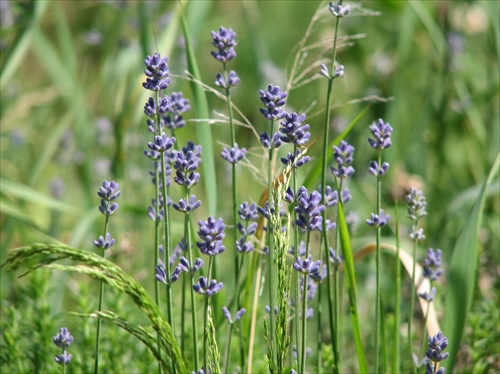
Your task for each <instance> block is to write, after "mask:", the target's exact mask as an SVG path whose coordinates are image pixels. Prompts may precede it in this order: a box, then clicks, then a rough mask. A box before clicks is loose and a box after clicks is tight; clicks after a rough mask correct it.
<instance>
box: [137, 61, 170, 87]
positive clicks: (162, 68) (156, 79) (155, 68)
mask: <svg viewBox="0 0 500 374" xmlns="http://www.w3.org/2000/svg"><path fill="white" fill-rule="evenodd" d="M167 62H168V57H165V58H161V56H160V54H159V53H158V52H156V53H155V54H154V55H153V57H151V56H147V57H146V60H144V64H145V65H146V70H145V71H144V74H146V76H147V77H148V78H146V82H144V83H143V84H142V86H143V87H144V88H145V89H147V90H151V91H161V90H165V89H166V88H167V87H168V85H169V84H170V78H169V77H168V76H169V73H170V72H169V69H168V65H167Z"/></svg>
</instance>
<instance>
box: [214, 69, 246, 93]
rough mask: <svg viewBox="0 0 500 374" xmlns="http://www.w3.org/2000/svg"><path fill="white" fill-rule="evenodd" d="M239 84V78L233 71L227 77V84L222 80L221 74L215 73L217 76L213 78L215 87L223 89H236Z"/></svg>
mask: <svg viewBox="0 0 500 374" xmlns="http://www.w3.org/2000/svg"><path fill="white" fill-rule="evenodd" d="M239 83H240V78H239V77H238V76H237V75H236V73H235V72H234V70H231V71H230V72H229V75H228V76H227V82H226V80H225V79H224V77H223V76H222V74H220V73H217V75H216V76H215V82H214V84H215V85H216V86H217V87H220V88H224V89H227V88H232V87H236V86H237V85H238V84H239Z"/></svg>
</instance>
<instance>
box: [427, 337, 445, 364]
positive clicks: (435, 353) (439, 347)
mask: <svg viewBox="0 0 500 374" xmlns="http://www.w3.org/2000/svg"><path fill="white" fill-rule="evenodd" d="M427 346H428V349H427V352H426V353H425V355H426V356H427V357H428V358H429V359H430V360H431V361H432V362H434V363H437V362H440V361H443V360H445V359H446V358H447V357H448V353H442V351H444V350H445V349H446V347H448V339H447V338H445V337H444V335H443V333H442V332H441V331H439V332H438V333H437V334H436V335H434V336H429V338H428V344H427Z"/></svg>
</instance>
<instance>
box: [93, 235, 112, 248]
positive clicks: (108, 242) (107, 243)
mask: <svg viewBox="0 0 500 374" xmlns="http://www.w3.org/2000/svg"><path fill="white" fill-rule="evenodd" d="M114 244H115V239H113V238H112V237H111V234H110V233H109V232H108V233H106V239H104V237H103V236H102V235H100V236H99V238H98V239H97V240H94V245H95V246H96V247H97V248H100V249H108V248H111V247H112V246H113V245H114Z"/></svg>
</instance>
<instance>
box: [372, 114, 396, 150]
mask: <svg viewBox="0 0 500 374" xmlns="http://www.w3.org/2000/svg"><path fill="white" fill-rule="evenodd" d="M370 131H371V133H372V135H373V137H374V138H375V139H372V138H368V142H369V143H370V146H371V147H372V148H374V149H378V150H383V149H387V148H389V147H390V146H391V145H392V142H391V133H392V127H391V125H389V124H388V123H384V121H383V120H382V119H381V118H380V119H379V120H378V121H377V122H373V123H372V124H371V125H370Z"/></svg>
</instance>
